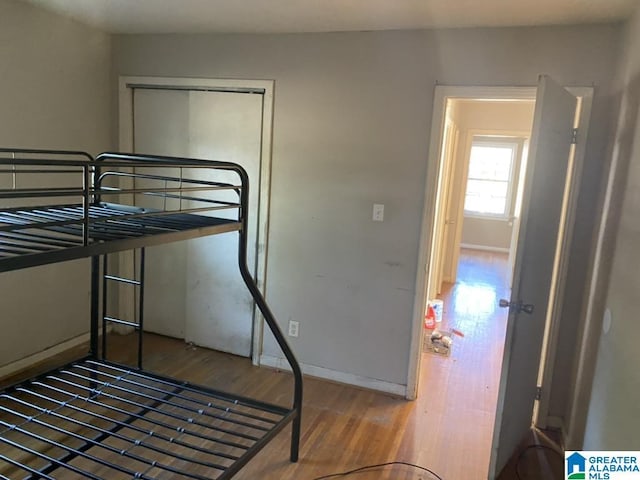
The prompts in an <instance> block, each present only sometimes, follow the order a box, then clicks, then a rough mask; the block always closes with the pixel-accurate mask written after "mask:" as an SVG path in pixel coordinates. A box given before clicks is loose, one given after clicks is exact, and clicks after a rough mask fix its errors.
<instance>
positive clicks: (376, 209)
mask: <svg viewBox="0 0 640 480" xmlns="http://www.w3.org/2000/svg"><path fill="white" fill-rule="evenodd" d="M383 220H384V205H383V204H381V203H374V204H373V221H374V222H382V221H383Z"/></svg>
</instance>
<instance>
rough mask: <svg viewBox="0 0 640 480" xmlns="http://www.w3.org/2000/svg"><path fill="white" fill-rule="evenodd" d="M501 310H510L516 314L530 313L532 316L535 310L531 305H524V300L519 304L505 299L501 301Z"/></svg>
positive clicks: (519, 301)
mask: <svg viewBox="0 0 640 480" xmlns="http://www.w3.org/2000/svg"><path fill="white" fill-rule="evenodd" d="M500 308H508V309H509V311H510V312H515V313H522V312H524V313H528V314H529V315H531V314H532V313H533V310H534V306H533V305H532V304H530V303H522V300H518V301H517V302H510V301H509V300H505V299H504V298H502V299H500Z"/></svg>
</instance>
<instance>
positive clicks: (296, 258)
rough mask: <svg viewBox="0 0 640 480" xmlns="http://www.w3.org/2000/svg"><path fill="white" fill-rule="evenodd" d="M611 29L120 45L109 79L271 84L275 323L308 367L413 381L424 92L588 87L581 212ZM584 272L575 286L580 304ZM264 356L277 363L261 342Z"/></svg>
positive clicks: (594, 170)
mask: <svg viewBox="0 0 640 480" xmlns="http://www.w3.org/2000/svg"><path fill="white" fill-rule="evenodd" d="M618 34H619V27H618V26H617V25H604V26H584V27H558V28H514V29H511V28H506V29H471V30H444V31H406V32H368V33H336V34H307V35H256V36H252V35H192V36H189V35H161V36H143V35H130V36H127V35H123V36H116V37H115V38H114V56H113V60H114V74H115V75H160V76H195V77H223V78H224V77H227V78H228V77H231V78H268V79H275V81H276V91H275V110H274V139H273V183H272V211H271V224H270V236H269V253H268V278H267V299H268V301H269V302H270V304H271V306H272V308H273V310H274V313H275V314H276V316H277V317H278V318H279V319H280V322H282V324H283V325H284V324H285V323H286V322H287V321H288V320H289V319H294V320H298V321H299V322H300V337H299V338H297V339H293V341H292V343H293V347H294V349H295V351H296V353H297V354H298V357H299V359H300V360H301V361H302V362H304V363H306V364H311V365H315V366H319V367H324V368H328V369H333V370H337V371H340V372H347V373H351V374H355V375H360V376H364V377H369V378H376V379H380V380H384V381H387V382H392V383H397V384H406V381H407V366H408V362H409V345H410V334H411V324H412V321H413V319H412V308H413V298H414V294H415V277H416V268H417V261H418V240H419V230H420V221H421V213H422V212H421V210H422V202H423V198H424V193H425V192H424V181H425V173H426V160H427V148H428V144H427V143H428V134H429V128H430V122H431V112H432V99H433V86H434V85H435V83H436V82H439V83H442V84H451V85H463V84H466V85H533V84H535V82H536V78H537V75H538V74H539V73H547V74H550V75H551V76H553V77H554V78H556V79H557V80H558V81H559V82H561V83H563V84H566V85H585V84H586V85H591V84H595V85H596V86H597V93H596V101H595V108H594V119H593V123H592V125H593V131H594V134H593V135H592V136H591V140H590V143H589V147H590V149H589V154H588V157H587V159H586V161H587V164H588V166H587V168H586V170H585V175H586V177H587V178H586V182H585V184H586V186H587V189H588V190H587V191H588V192H589V194H587V195H586V196H585V198H583V203H584V208H585V209H589V208H591V203H592V201H591V200H590V196H589V195H591V192H592V191H593V188H592V187H593V185H596V186H597V185H598V180H599V178H600V174H601V165H602V158H601V156H602V152H603V151H604V150H605V146H606V142H605V139H606V136H605V135H604V134H602V133H599V132H602V131H606V127H607V121H608V118H607V116H606V111H607V108H608V107H607V102H608V92H609V90H610V78H609V77H610V72H611V71H612V69H613V68H614V65H615V59H616V51H617V46H618ZM585 58H588V59H589V61H585ZM114 85H115V82H114ZM589 189H590V190H589ZM373 203H384V204H385V205H386V211H385V221H384V222H383V223H374V222H372V221H371V208H372V204H373ZM581 222H582V224H581V225H580V226H579V227H578V230H579V234H578V235H576V237H575V238H576V241H577V242H584V243H586V244H587V245H585V246H584V247H582V248H576V249H575V251H576V252H577V255H579V256H581V258H577V259H576V262H578V264H580V261H584V259H585V258H586V257H585V256H584V255H585V254H588V253H589V250H590V241H589V239H590V238H591V232H592V230H593V219H592V218H591V217H587V216H585V215H582V216H581ZM585 239H586V240H585ZM579 273H580V272H577V275H576V276H575V278H573V272H572V274H571V275H570V278H569V279H568V280H569V281H571V280H573V284H574V285H575V288H574V290H572V291H570V292H569V295H570V296H573V299H574V300H575V301H578V302H579V301H580V295H581V294H582V286H581V285H582V283H581V282H582V281H583V280H584V276H582V277H581V276H580V274H579ZM568 320H569V321H577V318H575V319H573V318H571V319H568ZM265 353H267V354H276V350H275V348H274V346H273V343H272V342H271V341H269V340H268V339H267V341H266V345H265Z"/></svg>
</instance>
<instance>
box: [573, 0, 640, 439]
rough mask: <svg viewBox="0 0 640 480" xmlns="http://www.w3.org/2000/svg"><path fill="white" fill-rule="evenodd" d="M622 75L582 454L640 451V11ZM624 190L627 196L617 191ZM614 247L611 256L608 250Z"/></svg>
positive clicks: (629, 31)
mask: <svg viewBox="0 0 640 480" xmlns="http://www.w3.org/2000/svg"><path fill="white" fill-rule="evenodd" d="M623 45H624V46H625V57H624V58H625V60H624V62H623V64H622V65H623V69H622V75H621V79H620V80H621V89H620V92H621V99H622V103H621V112H620V117H619V120H618V125H617V129H616V132H615V135H614V137H613V138H614V139H615V142H614V149H613V157H612V165H613V166H614V170H613V172H614V178H613V182H612V184H611V191H610V194H611V202H612V206H613V209H612V211H611V212H609V213H610V216H611V220H610V222H609V227H610V228H609V230H608V231H607V232H605V237H604V244H605V251H604V254H603V258H602V263H601V275H602V277H605V278H609V269H610V283H609V285H608V288H607V285H606V284H602V283H601V285H600V286H601V287H602V290H600V291H597V292H596V294H597V299H596V300H595V303H596V308H594V310H593V313H594V318H593V319H592V320H593V322H594V323H595V324H596V328H598V327H599V326H600V325H601V324H602V321H601V318H602V309H601V308H598V307H606V308H608V309H609V310H610V312H611V317H612V323H611V329H610V331H609V332H608V333H603V334H602V336H601V337H600V339H599V344H598V346H597V355H596V357H595V358H597V361H596V374H595V378H594V380H593V385H592V387H593V390H592V394H591V400H590V406H589V414H588V422H587V426H586V433H585V442H584V447H585V448H588V449H593V450H623V449H624V450H640V436H639V435H638V431H639V430H640V373H639V369H638V362H639V361H640V353H639V352H640V349H638V345H637V341H638V339H640V322H639V321H638V293H639V292H640V262H639V261H638V247H639V246H640V110H639V107H640V7H639V8H638V9H637V11H636V14H635V16H634V18H633V19H632V21H630V22H629V24H628V25H627V29H626V38H625V41H624V43H623ZM620 187H623V188H620ZM613 239H617V240H615V247H614V248H613V249H612V251H610V250H607V249H606V246H607V245H608V244H611V243H612V240H613Z"/></svg>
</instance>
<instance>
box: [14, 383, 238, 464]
mask: <svg viewBox="0 0 640 480" xmlns="http://www.w3.org/2000/svg"><path fill="white" fill-rule="evenodd" d="M20 392H21V393H25V394H28V395H33V396H35V397H37V398H38V399H40V400H44V401H48V402H51V403H54V404H57V405H59V406H61V407H64V408H68V409H71V410H74V411H76V412H78V413H82V414H84V415H87V416H89V417H95V418H98V419H100V420H104V421H106V422H110V423H113V424H115V425H117V426H119V427H120V428H122V429H129V430H133V431H136V432H138V433H141V434H143V435H145V436H153V438H158V439H160V440H162V441H164V442H167V443H169V444H171V445H179V446H181V447H186V448H189V449H192V450H194V451H198V452H200V453H205V454H208V455H212V456H217V457H222V458H227V459H229V460H237V459H238V458H239V457H237V456H235V455H229V454H227V453H223V452H216V451H212V450H210V449H206V448H203V447H200V446H198V445H194V444H192V443H186V442H181V441H180V440H179V439H177V438H175V437H169V436H167V435H163V434H162V433H160V432H158V431H154V430H146V429H144V428H142V427H139V426H137V425H134V424H133V423H132V422H129V423H127V422H122V421H120V420H116V419H114V418H113V417H108V416H106V415H102V414H100V413H97V412H93V411H91V410H87V409H84V408H81V407H78V406H76V405H73V404H72V403H68V402H62V401H60V400H55V399H53V398H51V397H46V396H44V395H42V394H39V393H37V392H32V391H31V390H24V389H20ZM96 403H97V402H96ZM119 413H125V411H124V410H123V411H121V412H119ZM64 418H66V417H64ZM136 418H137V419H138V420H143V419H144V417H142V416H139V417H136ZM145 421H148V420H145ZM184 433H185V434H187V435H188V433H187V432H186V431H185V432H184ZM199 438H201V439H206V440H210V441H214V440H213V439H209V438H202V436H201V437H199ZM244 449H245V450H246V447H245V448H244Z"/></svg>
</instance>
